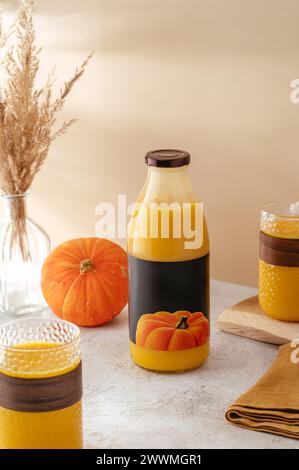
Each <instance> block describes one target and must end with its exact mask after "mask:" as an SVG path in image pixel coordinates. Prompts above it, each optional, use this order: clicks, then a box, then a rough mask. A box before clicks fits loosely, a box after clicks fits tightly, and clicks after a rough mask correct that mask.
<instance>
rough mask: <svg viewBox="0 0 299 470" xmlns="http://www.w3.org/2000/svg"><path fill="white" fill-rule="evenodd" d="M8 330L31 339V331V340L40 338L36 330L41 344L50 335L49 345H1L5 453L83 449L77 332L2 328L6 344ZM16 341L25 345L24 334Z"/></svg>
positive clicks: (0, 440) (0, 438) (50, 325)
mask: <svg viewBox="0 0 299 470" xmlns="http://www.w3.org/2000/svg"><path fill="white" fill-rule="evenodd" d="M24 322H25V323H24ZM5 325H8V326H7V328H8V330H7V331H8V333H7V338H9V335H10V333H9V331H13V330H14V329H15V330H16V331H17V330H18V329H19V332H20V333H21V334H22V336H23V337H24V336H25V337H26V333H25V335H24V331H25V328H28V331H29V330H30V328H31V334H28V338H29V336H31V337H33V336H35V335H34V334H33V335H32V331H34V330H35V329H36V330H39V332H37V334H36V339H37V340H38V338H39V337H40V340H42V339H43V338H42V336H44V337H46V336H47V335H48V336H49V338H48V340H49V341H48V340H47V341H43V342H42V341H33V342H28V343H27V342H25V343H24V342H20V343H18V342H17V343H14V340H13V343H12V344H9V346H7V345H5V344H4V345H3V344H1V345H0V348H1V352H2V354H1V359H0V383H1V391H0V405H1V406H0V423H1V426H0V448H2V449H64V448H65V449H76V448H81V447H82V405H81V398H80V391H76V388H77V387H78V383H79V382H80V377H79V373H80V372H81V370H80V372H78V368H79V367H80V365H81V363H80V354H79V350H78V338H77V335H78V332H77V328H76V327H74V326H73V325H71V324H67V323H66V322H55V321H54V322H53V321H45V320H43V321H38V320H31V321H30V319H28V320H20V321H15V322H10V323H7V324H4V325H3V326H1V329H0V340H2V339H3V338H5V331H4V329H5V328H6V326H5ZM9 325H12V326H9ZM51 329H52V333H51ZM43 330H44V334H41V335H40V333H41V332H42V331H43ZM12 336H13V335H12ZM67 336H69V338H67ZM72 336H74V337H73V338H72ZM15 339H16V341H19V340H20V337H19V336H18V334H16V337H15ZM65 340H70V343H64V341H65ZM52 341H53V342H52ZM54 341H56V342H54ZM59 341H61V343H60V342H59ZM6 343H7V341H6ZM72 395H73V396H72ZM11 397H13V398H11Z"/></svg>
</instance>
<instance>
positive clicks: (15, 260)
mask: <svg viewBox="0 0 299 470" xmlns="http://www.w3.org/2000/svg"><path fill="white" fill-rule="evenodd" d="M27 197H28V194H27V193H26V194H20V195H19V194H17V195H4V196H3V199H4V209H5V216H4V218H3V219H2V220H1V221H0V289H1V290H0V312H1V313H2V314H8V315H11V316H18V315H25V314H34V313H38V312H41V311H43V310H45V308H46V303H45V301H44V298H43V295H42V292H41V286H40V280H41V268H42V264H43V262H44V260H45V258H46V257H47V256H48V254H49V252H50V239H49V237H48V235H47V234H46V233H45V232H44V230H43V229H42V228H41V227H39V226H38V225H37V224H36V223H35V222H34V221H33V220H32V219H30V218H28V217H27V207H26V204H27Z"/></svg>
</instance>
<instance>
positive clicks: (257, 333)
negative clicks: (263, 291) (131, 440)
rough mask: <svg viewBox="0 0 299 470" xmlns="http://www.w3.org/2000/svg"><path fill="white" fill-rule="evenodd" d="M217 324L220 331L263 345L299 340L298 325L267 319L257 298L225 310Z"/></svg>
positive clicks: (251, 298)
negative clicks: (259, 342)
mask: <svg viewBox="0 0 299 470" xmlns="http://www.w3.org/2000/svg"><path fill="white" fill-rule="evenodd" d="M217 323H218V327H219V328H220V330H222V331H226V332H227V333H232V334H233V335H238V336H245V337H247V338H251V339H255V340H256V341H263V342H265V343H271V344H280V345H281V344H285V343H289V342H290V341H292V340H293V339H299V323H289V322H283V321H279V320H274V319H273V318H271V317H269V316H268V315H266V314H265V313H264V312H263V311H262V310H261V308H260V306H259V301H258V297H257V296H256V297H250V298H249V299H246V300H243V301H242V302H240V303H238V304H236V305H234V306H233V307H230V308H228V309H226V310H225V311H224V312H223V313H222V314H221V315H220V316H219V318H218V322H217Z"/></svg>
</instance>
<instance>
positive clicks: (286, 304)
mask: <svg viewBox="0 0 299 470" xmlns="http://www.w3.org/2000/svg"><path fill="white" fill-rule="evenodd" d="M298 286H299V214H298V203H296V204H294V205H291V206H289V207H284V206H282V205H280V204H278V203H271V204H269V205H267V206H266V207H265V208H264V210H262V213H261V234H260V260H259V302H260V305H261V307H262V309H263V310H264V312H265V313H267V314H268V315H270V316H271V317H273V318H275V319H278V320H284V321H299V290H298Z"/></svg>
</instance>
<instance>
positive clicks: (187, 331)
mask: <svg viewBox="0 0 299 470" xmlns="http://www.w3.org/2000/svg"><path fill="white" fill-rule="evenodd" d="M208 338H209V320H208V319H207V318H206V317H205V316H204V314H203V313H201V312H195V313H191V312H188V311H185V310H179V311H177V312H174V313H170V312H164V311H161V312H156V313H147V314H144V315H142V316H141V317H140V319H139V321H138V325H137V332H136V345H137V346H140V347H143V348H146V349H152V350H156V351H179V350H183V349H191V348H196V347H198V346H202V345H203V344H205V343H206V342H207V340H208Z"/></svg>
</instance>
